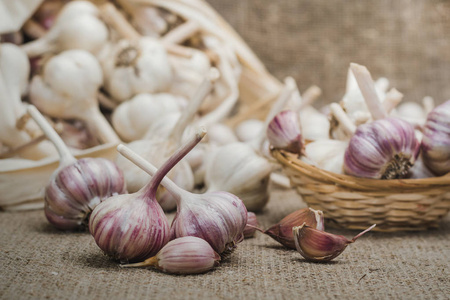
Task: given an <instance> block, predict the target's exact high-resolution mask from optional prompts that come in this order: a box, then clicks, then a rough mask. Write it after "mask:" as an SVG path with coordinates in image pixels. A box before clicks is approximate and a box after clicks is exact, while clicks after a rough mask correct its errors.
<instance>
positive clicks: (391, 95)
mask: <svg viewBox="0 0 450 300" xmlns="http://www.w3.org/2000/svg"><path fill="white" fill-rule="evenodd" d="M402 99H403V94H402V93H400V92H399V91H398V90H397V89H396V88H392V89H390V90H389V92H387V93H386V98H385V99H384V101H383V108H384V111H385V112H386V113H387V114H389V113H391V111H392V110H394V108H396V107H397V105H398V104H399V103H400V102H401V101H402Z"/></svg>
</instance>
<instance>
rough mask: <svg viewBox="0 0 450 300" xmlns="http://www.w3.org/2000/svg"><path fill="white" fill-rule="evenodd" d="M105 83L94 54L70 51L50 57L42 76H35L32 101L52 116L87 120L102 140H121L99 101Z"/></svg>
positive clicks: (107, 141) (31, 91) (32, 86)
mask: <svg viewBox="0 0 450 300" xmlns="http://www.w3.org/2000/svg"><path fill="white" fill-rule="evenodd" d="M102 82H103V74H102V70H101V67H100V64H99V63H98V61H97V59H96V58H95V57H94V56H93V55H92V54H91V53H89V52H87V51H85V50H67V51H64V52H62V53H60V54H58V55H55V56H53V57H52V58H50V59H49V60H48V62H47V63H46V64H45V66H44V69H43V72H42V75H36V76H34V77H33V79H32V80H31V85H30V93H29V96H30V101H31V102H32V103H33V104H34V105H35V106H36V107H37V108H38V109H39V110H40V111H42V112H43V113H45V114H47V115H49V116H52V117H56V118H63V119H79V120H82V121H84V122H85V123H86V125H87V127H88V129H89V131H90V132H91V133H92V134H93V135H94V136H95V137H96V138H97V139H98V140H99V141H100V142H101V143H117V142H118V141H119V137H118V136H117V134H116V133H115V131H114V130H113V129H112V127H111V125H110V124H109V122H108V121H107V120H106V118H105V117H104V115H103V114H102V113H101V112H100V109H99V106H98V102H97V93H98V89H99V88H100V86H101V84H102Z"/></svg>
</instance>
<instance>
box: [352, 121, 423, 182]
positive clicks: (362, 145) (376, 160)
mask: <svg viewBox="0 0 450 300" xmlns="http://www.w3.org/2000/svg"><path fill="white" fill-rule="evenodd" d="M419 150H420V143H419V141H418V140H417V138H416V136H415V133H414V127H413V126H412V125H411V124H409V123H408V122H406V121H403V120H401V119H396V118H386V119H380V120H376V121H373V122H371V123H367V124H363V125H360V126H359V127H358V129H357V130H356V132H355V134H354V135H353V137H352V138H351V140H350V142H349V146H348V148H347V150H346V152H345V156H344V172H345V173H346V174H349V175H352V176H356V177H366V178H376V179H396V178H405V177H407V176H408V173H409V169H410V167H411V166H412V165H414V162H415V161H416V159H417V156H418V154H419Z"/></svg>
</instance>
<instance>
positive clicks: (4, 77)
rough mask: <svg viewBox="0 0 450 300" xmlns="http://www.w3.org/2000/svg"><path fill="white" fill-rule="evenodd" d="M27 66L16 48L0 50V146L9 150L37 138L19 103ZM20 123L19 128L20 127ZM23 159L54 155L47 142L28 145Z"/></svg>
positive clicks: (5, 45)
mask: <svg viewBox="0 0 450 300" xmlns="http://www.w3.org/2000/svg"><path fill="white" fill-rule="evenodd" d="M29 74H30V65H29V62H28V58H27V56H26V55H25V53H24V52H23V51H22V50H21V49H20V48H19V47H18V46H16V45H13V44H8V43H3V44H1V46H0V128H1V130H0V142H1V143H2V144H3V145H4V146H6V147H8V148H9V149H10V150H14V149H18V148H19V147H23V146H24V145H27V144H30V143H32V142H33V140H35V139H36V138H38V137H39V135H41V134H42V133H41V131H40V129H39V127H38V126H37V125H36V124H35V123H34V122H33V121H26V120H27V119H26V108H25V106H24V104H23V103H22V100H21V95H23V94H24V93H25V92H26V91H27V89H28V77H29ZM21 120H22V121H26V122H22V124H21V125H20V123H21ZM19 154H20V155H21V156H22V157H23V158H27V159H34V160H37V159H42V158H44V157H48V156H52V155H54V154H56V152H55V150H54V147H53V146H52V145H51V144H50V143H49V142H48V141H42V142H40V143H38V144H37V145H30V146H29V147H26V148H24V149H23V150H22V151H20V153H19Z"/></svg>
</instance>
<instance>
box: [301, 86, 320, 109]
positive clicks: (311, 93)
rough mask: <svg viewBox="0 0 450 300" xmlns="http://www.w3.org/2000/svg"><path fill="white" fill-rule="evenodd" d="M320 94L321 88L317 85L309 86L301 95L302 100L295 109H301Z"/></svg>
mask: <svg viewBox="0 0 450 300" xmlns="http://www.w3.org/2000/svg"><path fill="white" fill-rule="evenodd" d="M320 95H322V90H321V89H320V87H318V86H317V85H312V86H310V87H309V88H308V89H307V90H306V91H305V92H304V93H303V95H302V102H301V103H300V105H299V107H298V109H297V111H300V110H302V109H303V108H305V107H306V106H309V105H311V104H312V103H313V102H314V101H316V100H317V98H319V97H320Z"/></svg>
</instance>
